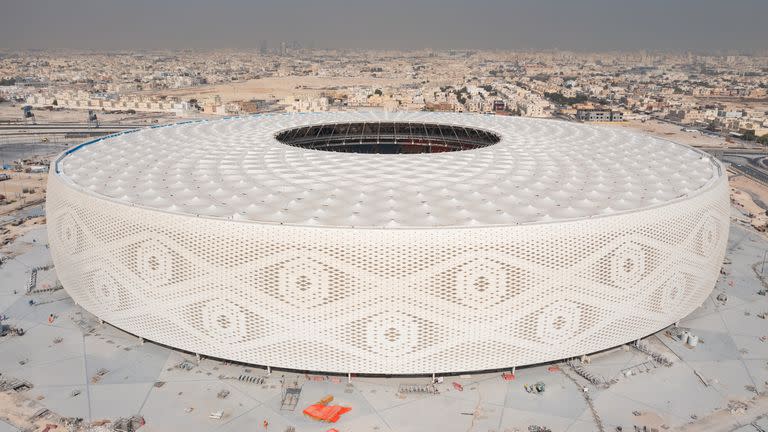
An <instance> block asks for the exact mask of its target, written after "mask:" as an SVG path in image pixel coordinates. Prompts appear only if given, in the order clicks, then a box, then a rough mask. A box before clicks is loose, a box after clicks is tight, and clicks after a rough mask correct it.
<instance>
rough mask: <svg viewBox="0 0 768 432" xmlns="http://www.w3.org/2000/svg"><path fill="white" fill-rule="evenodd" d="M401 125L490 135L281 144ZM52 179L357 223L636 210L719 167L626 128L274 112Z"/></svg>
mask: <svg viewBox="0 0 768 432" xmlns="http://www.w3.org/2000/svg"><path fill="white" fill-rule="evenodd" d="M351 122H398V123H403V122H405V123H414V124H419V123H429V124H444V125H453V126H456V127H462V126H465V127H468V128H478V129H483V130H487V131H490V132H493V133H495V134H498V135H499V136H500V137H501V140H500V141H499V142H498V143H496V144H492V145H489V146H487V147H482V148H476V149H472V150H465V151H454V152H446V153H419V154H361V153H340V152H336V151H318V150H315V149H305V148H300V147H294V146H290V145H286V144H283V143H280V142H278V141H277V140H276V139H275V135H276V134H278V133H279V132H281V131H285V130H287V129H291V128H296V127H297V126H302V125H313V124H340V123H351ZM58 169H59V175H60V176H62V177H63V178H64V179H65V180H68V181H69V182H71V183H72V184H74V185H75V186H76V187H79V188H82V189H84V190H86V191H88V192H89V193H91V194H94V195H97V196H103V197H107V198H109V199H112V200H116V201H118V202H123V203H125V204H129V205H139V206H143V207H146V208H151V209H156V210H159V211H167V212H173V213H181V214H189V215H195V216H203V217H214V218H224V219H232V220H243V221H252V222H262V223H280V224H291V225H306V226H312V225H316V226H344V227H348V226H355V227H384V228H405V227H421V228H428V227H458V226H484V225H517V224H530V223H541V222H552V221H562V220H572V219H581V218H589V217H595V216H601V215H611V214H616V213H621V212H628V211H635V210H640V209H644V208H648V207H652V206H657V205H661V204H664V203H666V202H669V201H672V200H675V199H679V198H683V197H686V196H690V195H692V194H694V193H695V192H697V191H699V190H701V189H704V188H705V187H707V186H708V185H710V184H711V183H713V182H714V181H715V180H716V179H717V178H718V177H719V176H720V175H722V174H721V171H720V169H719V166H718V165H717V162H715V161H714V160H713V159H712V158H711V157H709V156H708V155H706V154H705V153H703V152H700V151H698V150H694V149H692V148H690V147H687V146H683V145H679V144H675V143H672V142H669V141H665V140H662V139H658V138H653V137H650V136H647V135H642V134H638V133H633V132H629V131H627V130H624V129H621V128H608V127H598V126H589V125H582V124H576V123H570V122H565V121H557V120H543V119H531V118H520V117H506V116H492V115H470V114H456V113H426V112H419V113H403V112H397V113H385V112H366V113H353V112H344V113H322V114H292V115H291V114H281V115H268V116H253V117H240V118H229V119H222V120H212V121H198V122H187V123H179V124H174V125H169V126H162V127H155V128H148V129H141V130H138V131H136V132H131V133H124V134H120V135H118V136H113V137H108V138H105V139H102V140H98V141H97V142H94V143H92V144H88V145H82V146H80V147H79V148H77V149H76V150H75V151H72V152H70V153H68V154H65V156H64V157H63V158H61V159H60V160H59V162H58Z"/></svg>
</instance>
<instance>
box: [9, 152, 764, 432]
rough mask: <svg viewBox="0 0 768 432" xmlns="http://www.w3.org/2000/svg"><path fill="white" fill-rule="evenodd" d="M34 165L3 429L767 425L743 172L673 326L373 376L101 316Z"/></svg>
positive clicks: (12, 311) (757, 289)
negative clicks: (176, 340) (121, 325)
mask: <svg viewBox="0 0 768 432" xmlns="http://www.w3.org/2000/svg"><path fill="white" fill-rule="evenodd" d="M29 160H30V162H28V163H26V164H23V166H20V167H17V168H16V170H14V168H10V169H9V170H8V176H9V178H8V179H7V180H3V181H2V182H0V183H2V184H0V190H2V188H4V187H6V186H5V184H7V188H8V189H7V190H9V191H12V192H10V193H9V195H10V196H11V197H12V199H15V200H16V203H9V204H8V205H9V206H11V207H8V210H7V211H4V212H0V218H2V219H0V220H1V221H2V223H3V226H2V228H1V229H0V233H1V234H2V236H3V237H2V241H1V242H0V244H2V246H1V247H0V352H1V353H2V355H0V432H10V431H46V432H51V431H135V430H141V431H169V430H179V431H209V430H217V431H241V430H254V431H256V430H264V431H278V432H302V431H309V432H326V431H338V432H346V431H350V432H351V431H382V432H384V431H428V430H436V431H437V430H439V431H478V432H548V431H549V432H552V431H568V432H580V431H584V432H586V431H622V432H623V431H629V432H640V431H642V432H650V431H655V432H661V431H739V432H752V431H757V432H761V431H765V430H768V415H767V414H768V393H766V391H768V296H767V295H766V294H767V293H768V283H766V280H765V277H768V275H765V273H768V268H766V262H765V261H766V250H768V237H766V234H765V232H764V229H763V226H764V223H762V222H761V221H762V219H761V217H762V216H760V215H761V214H762V215H764V214H765V211H766V209H765V207H764V205H765V204H764V202H763V201H761V200H760V199H759V197H760V195H758V194H757V192H755V190H758V191H759V190H760V188H764V187H765V186H764V185H763V184H762V183H760V182H759V181H758V180H755V179H753V178H751V177H749V176H747V175H745V174H744V173H743V172H742V171H738V170H734V169H731V168H729V170H728V177H729V180H730V183H731V187H732V190H731V194H732V195H731V196H732V208H731V224H730V232H729V237H728V246H727V253H726V258H725V260H724V262H723V265H722V268H721V271H720V277H719V278H718V281H717V284H716V286H715V289H714V290H713V291H712V293H711V295H710V296H709V298H708V299H707V300H706V301H705V302H704V303H703V304H702V305H701V307H699V308H698V309H696V310H695V311H694V312H693V313H691V314H690V315H688V316H687V317H685V318H684V319H682V320H680V321H679V322H678V323H676V324H675V325H672V326H670V327H667V328H664V329H661V330H660V331H658V332H657V333H655V334H652V335H650V336H648V337H645V338H642V339H640V340H636V341H633V342H631V343H627V344H624V345H621V346H617V347H615V348H611V349H608V350H604V351H601V352H596V353H592V354H589V355H585V356H581V357H577V358H568V359H562V360H560V361H555V362H549V363H545V364H539V365H535V366H527V367H521V368H513V369H509V370H503V371H491V372H485V373H477V374H455V375H440V374H437V375H418V376H399V377H397V376H394V377H376V376H357V375H354V374H338V375H336V374H318V373H305V372H297V371H287V370H280V369H271V368H262V367H256V366H251V365H247V364H240V363H233V362H229V361H224V360H220V359H214V358H207V357H205V356H200V355H196V354H194V353H190V352H185V351H180V350H175V349H172V348H170V347H166V346H163V345H159V344H156V343H153V342H150V341H145V340H143V339H142V338H141V337H139V336H135V335H132V334H129V333H126V332H124V331H122V330H120V329H118V328H116V327H114V326H112V325H110V324H109V323H106V322H103V321H101V320H100V319H99V318H98V317H96V316H94V315H92V314H90V313H89V312H87V311H86V310H84V309H83V308H82V307H80V306H78V305H77V304H75V302H74V301H73V300H72V299H71V298H70V296H69V295H68V294H67V292H66V291H65V290H64V289H63V288H62V285H61V283H60V282H59V280H58V278H57V269H56V268H55V267H54V266H53V261H52V259H51V254H50V250H49V247H48V244H49V243H48V234H47V230H46V218H45V213H44V209H43V206H42V205H41V204H40V203H41V202H42V201H41V199H40V196H41V194H44V193H45V191H44V186H45V175H46V174H45V173H34V172H32V170H31V169H30V170H29V171H26V169H25V168H24V166H36V165H38V164H40V165H42V164H44V163H45V158H40V159H33V158H30V159H29ZM25 188H26V189H27V192H24V191H23V190H24V189H25ZM30 189H31V190H32V192H29V190H30ZM19 194H20V195H19ZM21 199H24V200H25V203H24V204H22V203H20V200H21ZM14 204H15V206H14ZM756 219H759V221H757V222H756ZM479 313H482V311H481V312H479Z"/></svg>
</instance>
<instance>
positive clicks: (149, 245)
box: [47, 144, 729, 374]
mask: <svg viewBox="0 0 768 432" xmlns="http://www.w3.org/2000/svg"><path fill="white" fill-rule="evenodd" d="M99 145H102V144H95V145H94V148H96V147H97V146H99ZM310 151H311V150H310ZM473 151H474V150H473ZM473 151H469V152H465V153H471V152H473ZM65 160H66V158H65ZM607 162H608V161H606V163H607ZM710 163H711V164H712V165H711V169H712V170H713V172H715V173H716V174H715V175H714V176H713V179H711V180H710V181H709V182H708V183H706V184H705V185H704V186H703V187H702V188H701V189H698V190H695V191H694V192H692V193H690V194H689V195H688V196H685V197H683V198H680V199H677V200H674V201H671V202H669V203H666V204H660V205H656V206H654V207H648V208H645V209H642V210H638V211H635V212H621V213H617V214H614V215H611V216H603V217H591V218H582V219H576V220H570V221H561V222H557V223H533V224H526V225H509V226H476V227H472V226H460V227H452V228H439V229H437V228H423V227H422V228H408V229H405V228H399V229H385V228H351V227H338V228H333V227H316V226H315V227H313V226H299V225H279V224H262V223H255V222H250V221H234V220H228V219H224V218H205V217H195V216H194V215H184V214H178V213H172V212H165V211H161V210H157V209H147V208H145V207H140V206H132V205H130V204H127V203H125V202H121V201H119V200H112V199H108V198H105V197H103V196H100V195H98V194H95V193H92V192H90V191H88V190H87V189H84V188H81V187H78V186H77V185H75V184H73V183H72V182H71V179H67V178H66V177H65V176H63V175H55V173H53V172H52V175H51V176H50V177H49V188H48V207H47V208H48V210H47V211H48V227H49V232H50V235H49V238H50V242H51V250H52V253H53V258H54V262H55V264H56V268H57V271H58V274H59V278H60V279H61V281H62V283H63V285H64V287H65V288H66V290H67V291H68V292H69V293H70V295H71V296H72V297H73V298H74V299H75V301H77V302H78V303H79V304H81V305H82V306H83V307H85V308H86V309H88V310H89V311H91V312H93V313H94V314H96V315H97V316H99V317H102V318H103V319H104V320H106V321H108V322H110V323H112V324H114V325H115V326H117V327H120V328H123V329H125V330H127V331H129V332H132V333H135V334H137V335H141V336H143V337H145V338H147V339H149V340H154V341H157V342H160V343H163V344H167V345H170V346H174V347H179V348H182V349H185V350H189V351H193V352H199V353H201V354H204V355H210V356H215V357H222V358H228V359H233V360H238V361H243V362H248V363H255V364H261V365H271V366H274V367H284V368H293V369H308V370H317V371H333V372H356V373H387V374H411V373H432V372H451V371H472V370H483V369H496V368H506V367H511V366H520V365H524V364H531V363H537V362H543V361H548V360H555V359H561V358H566V357H570V356H576V355H581V354H585V353H590V352H594V351H597V350H601V349H605V348H609V347H612V346H615V345H619V344H622V343H625V342H627V341H631V340H634V339H637V338H639V337H642V336H645V335H647V334H650V333H652V332H654V331H657V330H659V329H660V328H663V327H664V326H667V325H669V324H670V323H672V322H675V321H677V320H678V319H680V318H681V317H683V316H685V315H686V314H688V313H690V312H691V311H692V310H693V309H694V308H696V307H697V306H699V305H700V304H701V303H702V302H703V301H704V299H705V298H706V297H707V295H708V294H709V292H710V291H711V290H712V288H713V286H714V283H715V281H716V278H717V276H718V273H719V269H720V265H721V263H722V259H723V256H724V253H725V245H726V240H727V238H726V237H727V234H728V224H729V218H728V206H729V202H728V188H727V181H726V178H725V176H724V175H723V173H722V172H721V171H720V170H721V167H720V166H718V165H717V164H716V163H715V162H711V161H710ZM500 181H501V179H500Z"/></svg>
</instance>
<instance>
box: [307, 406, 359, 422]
mask: <svg viewBox="0 0 768 432" xmlns="http://www.w3.org/2000/svg"><path fill="white" fill-rule="evenodd" d="M349 411H352V408H349V407H343V406H341V405H323V404H314V405H310V406H308V407H307V409H305V410H304V414H306V415H308V416H310V417H312V418H313V419H315V420H320V421H324V422H328V423H336V422H337V421H338V420H339V417H341V415H342V414H345V413H347V412H349Z"/></svg>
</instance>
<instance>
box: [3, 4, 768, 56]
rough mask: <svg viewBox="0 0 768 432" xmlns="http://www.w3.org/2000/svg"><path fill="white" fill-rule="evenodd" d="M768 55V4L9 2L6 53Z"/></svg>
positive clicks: (5, 8)
mask: <svg viewBox="0 0 768 432" xmlns="http://www.w3.org/2000/svg"><path fill="white" fill-rule="evenodd" d="M260 40H268V41H270V42H271V44H272V45H273V46H275V45H276V44H277V43H279V41H281V40H298V41H300V42H301V43H303V44H305V45H310V44H311V45H313V46H314V47H317V48H321V47H334V48H436V49H444V48H456V49H464V48H490V49H572V50H583V51H603V50H637V49H649V50H693V51H716V50H739V51H754V50H766V49H768V0H525V1H513V0H508V1H504V0H467V1H456V0H354V1H353V0H276V1H258V0H250V1H249V0H206V1H202V0H2V9H0V48H6V49H7V48H96V49H102V48H105V49H126V48H200V49H207V48H228V47H229V48H256V47H258V45H259V41H260Z"/></svg>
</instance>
